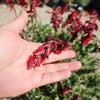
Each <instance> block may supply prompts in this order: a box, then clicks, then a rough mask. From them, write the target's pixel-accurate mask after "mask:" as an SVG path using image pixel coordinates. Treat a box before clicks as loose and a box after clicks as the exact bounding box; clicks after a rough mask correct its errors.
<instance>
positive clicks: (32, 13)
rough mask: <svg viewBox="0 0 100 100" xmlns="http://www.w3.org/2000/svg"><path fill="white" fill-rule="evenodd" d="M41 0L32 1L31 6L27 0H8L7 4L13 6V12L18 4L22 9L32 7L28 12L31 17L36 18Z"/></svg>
mask: <svg viewBox="0 0 100 100" xmlns="http://www.w3.org/2000/svg"><path fill="white" fill-rule="evenodd" d="M39 2H40V0H31V1H30V4H28V3H27V2H26V1H25V0H6V4H8V3H9V4H10V5H11V10H13V8H14V4H18V5H21V7H24V8H27V7H28V5H30V10H29V11H27V12H28V13H30V14H29V17H30V16H34V17H36V7H37V5H38V4H39Z"/></svg>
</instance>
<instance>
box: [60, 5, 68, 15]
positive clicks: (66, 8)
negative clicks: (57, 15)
mask: <svg viewBox="0 0 100 100" xmlns="http://www.w3.org/2000/svg"><path fill="white" fill-rule="evenodd" d="M69 5H70V4H69V3H67V4H66V5H65V6H64V7H63V8H62V10H61V14H63V13H65V12H67V11H68V9H69Z"/></svg>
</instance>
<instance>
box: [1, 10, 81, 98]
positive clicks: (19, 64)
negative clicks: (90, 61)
mask: <svg viewBox="0 0 100 100" xmlns="http://www.w3.org/2000/svg"><path fill="white" fill-rule="evenodd" d="M27 22H28V15H27V13H26V11H24V10H23V11H22V12H21V14H20V15H19V16H18V17H17V18H16V19H15V20H14V21H12V22H10V23H8V24H6V25H3V26H1V27H0V97H14V96H18V95H20V94H23V93H25V92H28V91H29V90H31V89H33V88H37V87H40V86H42V85H46V84H48V83H53V82H57V81H60V80H64V79H66V78H69V77H70V76H71V71H74V70H78V69H80V68H81V63H80V62H79V61H73V62H68V63H61V64H50V63H51V62H55V61H58V60H62V59H69V58H74V57H76V56H77V54H76V52H75V51H73V50H67V51H64V52H62V53H61V54H60V55H56V54H51V55H50V57H49V59H48V60H45V62H44V64H45V65H41V66H40V67H36V68H35V70H34V69H30V70H27V60H28V57H29V56H30V55H31V54H32V52H33V51H34V50H36V49H37V48H38V47H39V46H40V45H41V43H32V42H29V41H25V40H23V39H22V38H21V37H20V36H19V32H20V31H21V30H22V29H23V28H24V27H25V26H26V24H27ZM46 63H49V64H46Z"/></svg>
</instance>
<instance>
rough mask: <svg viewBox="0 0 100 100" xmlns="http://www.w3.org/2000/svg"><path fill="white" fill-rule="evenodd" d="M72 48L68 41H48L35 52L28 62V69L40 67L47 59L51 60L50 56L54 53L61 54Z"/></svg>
mask: <svg viewBox="0 0 100 100" xmlns="http://www.w3.org/2000/svg"><path fill="white" fill-rule="evenodd" d="M70 47H71V44H70V43H69V42H68V41H61V40H59V39H57V40H56V41H53V40H51V41H48V42H46V43H44V44H43V45H42V46H40V47H39V48H38V49H37V50H35V51H34V52H33V55H31V56H30V57H29V59H28V61H27V69H30V68H35V67H39V66H40V65H41V63H43V62H44V60H45V59H47V58H49V55H50V54H51V53H52V52H53V53H55V54H60V53H61V52H62V51H64V50H66V49H68V48H70Z"/></svg>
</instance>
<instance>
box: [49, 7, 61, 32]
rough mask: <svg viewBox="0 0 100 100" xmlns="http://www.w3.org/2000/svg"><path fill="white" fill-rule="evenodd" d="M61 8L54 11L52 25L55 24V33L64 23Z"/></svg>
mask: <svg viewBox="0 0 100 100" xmlns="http://www.w3.org/2000/svg"><path fill="white" fill-rule="evenodd" d="M61 10H62V9H61V8H60V7H57V8H56V9H54V10H53V11H52V17H51V23H53V27H54V29H55V31H57V29H58V28H59V24H60V22H61V21H62V17H61V16H60V13H61Z"/></svg>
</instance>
